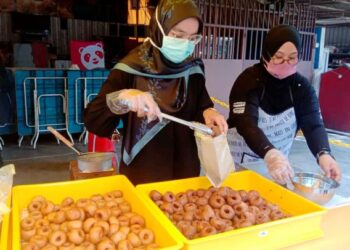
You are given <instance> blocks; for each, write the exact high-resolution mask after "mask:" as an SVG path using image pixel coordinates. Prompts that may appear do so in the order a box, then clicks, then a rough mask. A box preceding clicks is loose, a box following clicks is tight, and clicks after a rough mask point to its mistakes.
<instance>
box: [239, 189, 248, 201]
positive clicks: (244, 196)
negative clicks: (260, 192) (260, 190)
mask: <svg viewBox="0 0 350 250" xmlns="http://www.w3.org/2000/svg"><path fill="white" fill-rule="evenodd" d="M238 193H239V195H240V196H241V199H242V201H244V202H245V201H247V200H248V193H247V191H245V190H238Z"/></svg>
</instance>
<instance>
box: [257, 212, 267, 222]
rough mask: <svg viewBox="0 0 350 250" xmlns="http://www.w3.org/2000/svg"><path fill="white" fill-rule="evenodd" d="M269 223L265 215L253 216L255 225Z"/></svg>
mask: <svg viewBox="0 0 350 250" xmlns="http://www.w3.org/2000/svg"><path fill="white" fill-rule="evenodd" d="M269 221H270V218H269V216H268V215H266V214H263V213H260V214H257V215H256V216H255V223H256V224H262V223H266V222H269Z"/></svg>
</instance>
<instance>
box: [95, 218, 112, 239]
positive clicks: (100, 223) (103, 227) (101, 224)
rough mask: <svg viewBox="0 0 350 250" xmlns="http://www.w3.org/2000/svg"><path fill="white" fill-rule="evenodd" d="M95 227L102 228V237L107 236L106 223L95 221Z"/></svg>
mask: <svg viewBox="0 0 350 250" xmlns="http://www.w3.org/2000/svg"><path fill="white" fill-rule="evenodd" d="M95 225H96V226H99V227H102V229H103V234H104V235H108V233H109V224H108V222H107V221H104V220H97V222H96V224H95Z"/></svg>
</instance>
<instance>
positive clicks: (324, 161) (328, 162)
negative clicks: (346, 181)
mask: <svg viewBox="0 0 350 250" xmlns="http://www.w3.org/2000/svg"><path fill="white" fill-rule="evenodd" d="M318 163H319V165H320V167H321V168H322V170H323V171H324V173H325V175H326V176H327V177H330V178H332V179H334V180H336V181H338V182H339V181H340V179H341V173H340V168H339V166H338V164H337V162H336V161H335V160H334V159H333V158H332V157H331V156H330V155H329V154H323V155H321V156H320V158H319V159H318Z"/></svg>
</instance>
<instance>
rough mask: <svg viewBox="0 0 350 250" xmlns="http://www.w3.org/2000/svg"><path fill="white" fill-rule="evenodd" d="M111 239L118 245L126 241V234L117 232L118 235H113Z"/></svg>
mask: <svg viewBox="0 0 350 250" xmlns="http://www.w3.org/2000/svg"><path fill="white" fill-rule="evenodd" d="M110 238H111V240H112V241H113V242H114V244H116V245H118V243H119V242H120V241H121V240H125V239H126V234H125V233H123V232H116V233H114V234H112V235H111V237H110Z"/></svg>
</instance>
